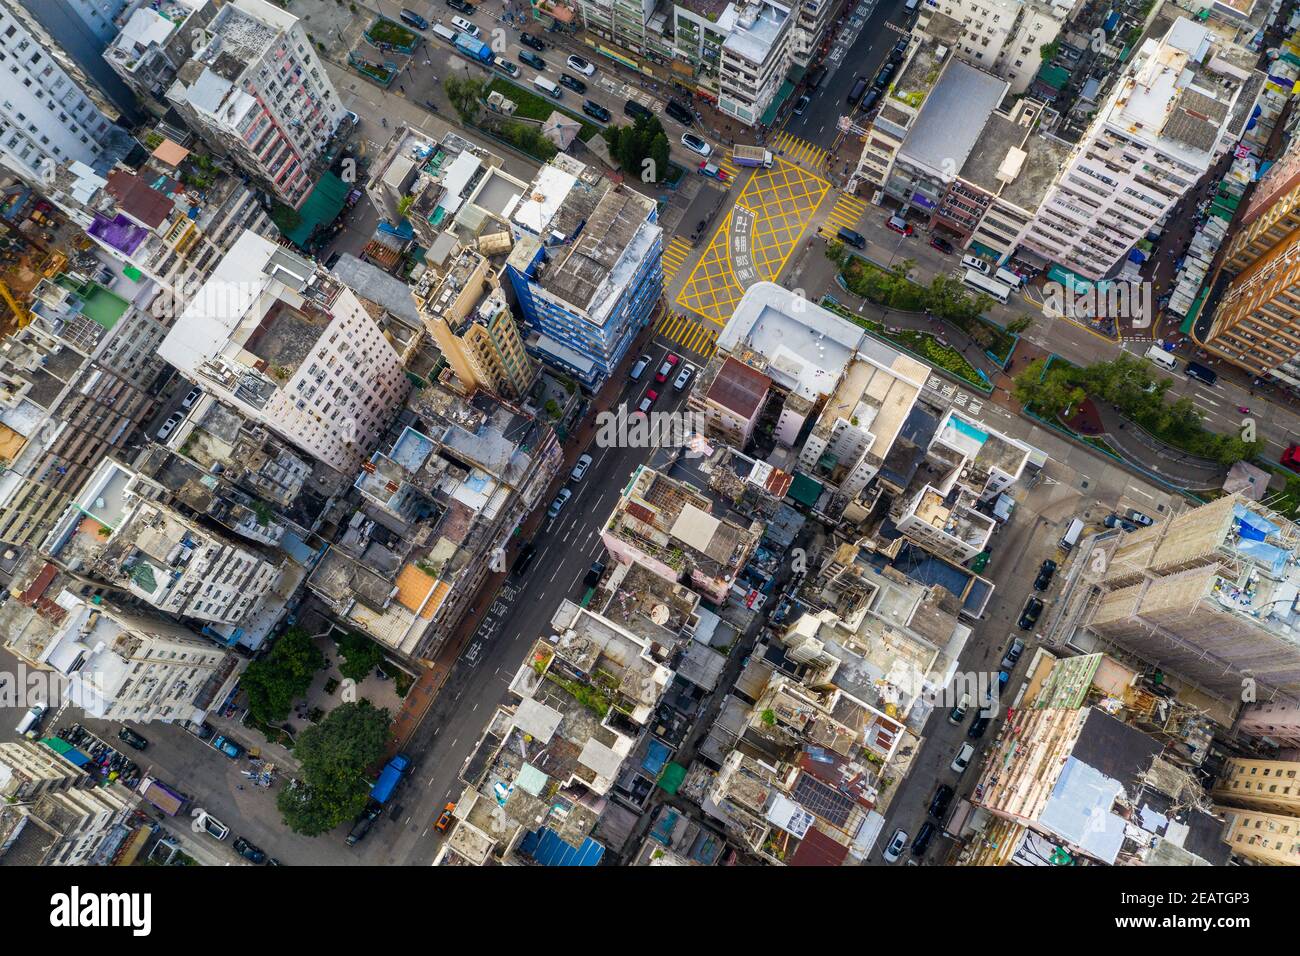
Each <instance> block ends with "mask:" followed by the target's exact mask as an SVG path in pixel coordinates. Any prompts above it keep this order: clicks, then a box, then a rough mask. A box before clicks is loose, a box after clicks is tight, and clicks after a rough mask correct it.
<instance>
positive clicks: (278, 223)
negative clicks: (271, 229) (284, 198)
mask: <svg viewBox="0 0 1300 956" xmlns="http://www.w3.org/2000/svg"><path fill="white" fill-rule="evenodd" d="M271 221H272V222H273V223H275V227H276V228H277V229H279V230H280V231H281V232H282V233H285V234H288V233H290V232H293V231H294V230H295V229H296V228H298V224H299V223H301V222H302V216H300V215H298V210H296V209H294V208H293V207H292V206H286V205H285V204H284V203H282V202H277V203H276V204H275V205H274V206H272V207H271Z"/></svg>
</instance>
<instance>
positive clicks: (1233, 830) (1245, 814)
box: [1224, 810, 1300, 866]
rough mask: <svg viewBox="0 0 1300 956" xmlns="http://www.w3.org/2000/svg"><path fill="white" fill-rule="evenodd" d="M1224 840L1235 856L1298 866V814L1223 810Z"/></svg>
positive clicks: (1299, 852)
mask: <svg viewBox="0 0 1300 956" xmlns="http://www.w3.org/2000/svg"><path fill="white" fill-rule="evenodd" d="M1224 812H1225V814H1226V816H1227V819H1228V835H1227V836H1226V837H1225V839H1226V840H1227V843H1228V845H1229V846H1230V847H1232V852H1233V853H1235V854H1236V855H1237V856H1240V857H1244V858H1245V859H1247V860H1252V861H1254V862H1255V863H1265V864H1271V865H1274V866H1300V817H1288V816H1283V815H1281V814H1277V813H1262V812H1259V811H1255V810H1225V811H1224Z"/></svg>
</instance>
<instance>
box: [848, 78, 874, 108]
mask: <svg viewBox="0 0 1300 956" xmlns="http://www.w3.org/2000/svg"><path fill="white" fill-rule="evenodd" d="M869 82H870V81H869V80H868V79H867V78H866V77H865V76H859V77H856V78H855V79H854V80H853V86H851V87H850V88H849V95H848V96H847V97H846V99H847V100H848V102H850V103H856V102H857V101H858V100H859V99H861V98H862V94H863V93H865V92H866V91H867V84H868V83H869Z"/></svg>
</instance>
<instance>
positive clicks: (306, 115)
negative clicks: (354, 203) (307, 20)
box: [167, 0, 345, 209]
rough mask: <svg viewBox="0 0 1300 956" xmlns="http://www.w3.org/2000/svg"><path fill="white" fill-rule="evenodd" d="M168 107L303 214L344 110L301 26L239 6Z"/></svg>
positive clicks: (257, 3) (260, 3)
mask: <svg viewBox="0 0 1300 956" xmlns="http://www.w3.org/2000/svg"><path fill="white" fill-rule="evenodd" d="M203 35H204V37H205V38H206V43H204V44H203V46H202V48H201V49H198V50H196V51H195V52H194V55H193V57H192V58H191V59H190V60H189V61H188V62H187V63H185V64H184V65H183V66H182V67H181V68H180V70H179V72H178V73H177V77H176V80H175V81H174V82H173V83H172V85H171V88H170V89H168V91H167V101H168V102H169V103H170V104H171V105H172V106H174V107H175V108H176V110H177V112H179V113H180V115H181V116H182V117H183V118H184V119H185V122H186V123H187V124H188V125H189V126H190V128H191V129H192V130H193V131H194V132H195V134H196V135H198V136H199V137H200V138H201V139H202V140H203V141H204V142H205V143H206V144H207V145H208V147H209V148H210V149H212V150H213V151H214V152H216V153H218V154H221V155H229V156H230V158H231V159H232V160H233V161H234V162H235V163H236V165H238V166H240V167H241V168H242V169H244V170H245V171H246V172H248V173H249V174H250V175H252V176H254V177H256V178H257V179H258V180H260V181H261V182H262V183H263V184H264V185H265V186H266V188H267V189H268V190H269V191H270V192H272V193H273V194H274V195H275V196H276V197H277V198H278V199H279V200H280V201H282V202H284V203H286V204H287V205H289V206H292V207H293V208H295V209H296V208H298V207H299V206H301V205H302V203H303V202H304V201H305V200H306V198H307V195H308V194H309V193H310V192H311V190H312V187H313V186H314V185H315V181H316V178H317V177H316V176H314V175H313V173H314V169H313V167H314V166H315V164H316V162H317V160H319V158H320V156H321V154H322V153H323V152H324V151H325V148H326V145H327V144H328V143H329V141H330V138H331V137H332V136H333V135H334V132H335V130H336V129H337V128H338V125H339V123H340V122H341V121H342V120H343V118H344V113H345V111H344V109H343V104H342V103H341V102H340V100H339V97H338V94H337V93H336V92H335V91H334V85H333V84H332V83H331V82H330V78H329V75H328V74H327V73H326V72H325V66H324V64H322V63H321V60H320V57H318V56H317V55H316V51H315V49H313V45H312V42H311V40H309V39H308V38H307V31H306V30H305V29H303V26H302V23H301V21H299V19H298V18H297V17H295V16H294V15H293V14H291V13H288V12H287V11H285V10H284V9H282V8H281V7H278V6H276V5H275V4H272V3H268V2H266V0H230V2H228V3H227V4H225V5H224V6H223V7H222V8H221V10H220V11H219V12H218V13H217V15H216V17H214V18H213V20H212V22H211V23H210V24H208V26H207V28H206V29H205V30H204V34H203Z"/></svg>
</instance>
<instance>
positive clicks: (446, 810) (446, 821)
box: [433, 803, 456, 833]
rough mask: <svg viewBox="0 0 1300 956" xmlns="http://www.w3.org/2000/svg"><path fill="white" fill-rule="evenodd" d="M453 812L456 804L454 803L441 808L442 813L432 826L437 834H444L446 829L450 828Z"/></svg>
mask: <svg viewBox="0 0 1300 956" xmlns="http://www.w3.org/2000/svg"><path fill="white" fill-rule="evenodd" d="M455 812H456V804H454V803H449V804H447V805H446V806H445V807H443V808H442V813H440V814H439V815H438V822H437V823H435V824H434V825H433V828H434V829H435V830H437V831H438V832H439V833H446V832H447V827H449V826H451V821H452V816H451V815H452V814H453V813H455Z"/></svg>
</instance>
